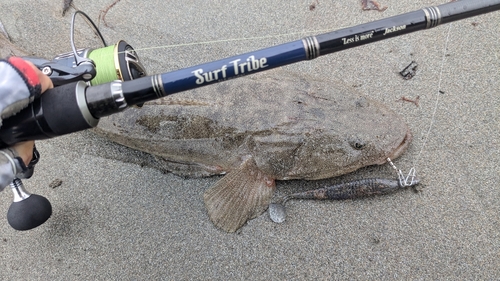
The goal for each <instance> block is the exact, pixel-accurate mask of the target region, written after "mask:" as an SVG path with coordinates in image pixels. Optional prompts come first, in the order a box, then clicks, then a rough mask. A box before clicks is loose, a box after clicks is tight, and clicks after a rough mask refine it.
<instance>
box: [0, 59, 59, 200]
mask: <svg viewBox="0 0 500 281" xmlns="http://www.w3.org/2000/svg"><path fill="white" fill-rule="evenodd" d="M53 87H54V86H53V84H52V81H51V80H50V78H49V77H48V76H46V75H44V74H43V73H42V72H41V71H40V70H39V69H38V68H37V67H36V66H35V65H33V64H32V63H31V62H28V61H25V60H23V59H21V58H19V57H10V58H8V59H5V60H0V126H1V124H2V121H3V120H4V119H6V118H9V117H10V116H13V115H15V114H16V113H18V112H19V111H20V110H22V109H23V108H25V107H27V106H28V104H29V103H31V102H33V100H34V99H36V98H38V97H39V96H40V95H41V94H42V93H43V92H44V91H46V90H47V89H51V88H53ZM33 146H34V142H33V141H27V142H22V143H18V144H16V145H14V146H12V147H10V148H8V149H2V150H0V191H1V190H2V189H3V188H4V187H5V186H7V185H8V184H9V183H10V182H11V181H12V180H13V179H14V177H15V175H16V174H17V173H19V172H22V171H23V170H24V169H25V168H26V166H27V165H28V164H29V162H30V161H31V158H32V156H33Z"/></svg>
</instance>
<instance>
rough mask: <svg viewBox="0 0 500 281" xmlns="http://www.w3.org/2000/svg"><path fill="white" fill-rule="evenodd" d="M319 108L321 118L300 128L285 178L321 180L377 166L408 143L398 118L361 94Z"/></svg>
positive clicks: (381, 105) (389, 110)
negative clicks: (299, 140) (301, 131)
mask: <svg viewBox="0 0 500 281" xmlns="http://www.w3.org/2000/svg"><path fill="white" fill-rule="evenodd" d="M323 103H326V101H324V102H323ZM339 104H341V106H339ZM319 109H321V110H322V115H323V116H324V117H323V118H322V120H321V123H320V122H318V121H317V122H316V124H311V126H310V127H309V128H304V129H305V130H306V132H305V133H304V134H303V137H302V139H301V144H300V146H299V147H298V148H297V149H296V152H295V155H294V158H295V159H296V161H294V167H293V168H292V169H290V170H289V173H288V175H287V177H288V178H304V179H322V178H329V177H334V176H339V175H343V174H346V173H349V172H352V171H355V170H357V169H359V168H362V167H365V166H370V165H381V164H384V163H386V162H387V158H391V159H395V158H397V157H399V156H400V155H401V154H402V153H403V152H404V151H405V150H406V149H407V148H408V146H409V144H410V142H411V139H412V135H411V132H410V130H409V128H408V126H407V125H406V123H405V122H404V120H403V119H402V118H401V116H399V115H398V114H396V113H395V112H393V111H392V110H391V109H389V108H388V107H387V106H385V105H383V104H381V103H379V102H377V101H375V100H372V99H369V98H367V97H364V96H362V95H359V94H358V95H349V96H345V97H343V98H342V100H339V99H337V100H336V101H335V102H334V103H332V104H331V106H330V107H329V106H325V105H324V104H323V105H321V106H318V107H317V108H316V110H319ZM333 110H335V111H336V112H333ZM318 120H319V119H318ZM299 159H300V160H299Z"/></svg>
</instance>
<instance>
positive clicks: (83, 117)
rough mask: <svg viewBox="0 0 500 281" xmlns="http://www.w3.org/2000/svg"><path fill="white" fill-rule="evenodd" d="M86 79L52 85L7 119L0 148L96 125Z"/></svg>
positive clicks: (1, 133)
mask: <svg viewBox="0 0 500 281" xmlns="http://www.w3.org/2000/svg"><path fill="white" fill-rule="evenodd" d="M86 87H87V86H86V84H85V83H84V82H75V83H70V84H66V85H62V86H58V87H55V88H53V89H50V90H48V91H46V92H45V93H43V94H42V96H41V97H40V98H39V99H37V100H35V101H34V102H33V103H31V104H30V105H29V106H28V107H27V108H25V109H23V110H21V111H20V112H19V113H18V114H16V115H14V116H12V117H9V118H7V119H5V120H4V122H3V124H2V127H1V128H0V148H5V147H8V146H11V145H13V144H15V143H18V142H21V141H27V140H42V139H48V138H52V137H56V136H61V135H65V134H69V133H73V132H77V131H81V130H85V129H88V128H92V127H95V126H96V125H97V122H98V119H96V118H94V117H93V116H92V114H90V112H89V111H88V107H87V104H86V102H85V89H86Z"/></svg>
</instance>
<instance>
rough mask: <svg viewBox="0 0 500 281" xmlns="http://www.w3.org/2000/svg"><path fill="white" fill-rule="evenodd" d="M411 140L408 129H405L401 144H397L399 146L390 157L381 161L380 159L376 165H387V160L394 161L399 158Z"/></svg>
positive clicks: (411, 136)
mask: <svg viewBox="0 0 500 281" xmlns="http://www.w3.org/2000/svg"><path fill="white" fill-rule="evenodd" d="M412 139H413V135H412V134H411V131H410V129H407V130H406V135H405V137H404V138H403V140H402V141H401V143H400V144H399V146H398V147H397V148H396V149H395V150H394V151H393V152H392V153H391V154H390V155H388V156H385V157H384V158H383V159H381V160H380V161H379V162H378V163H376V164H378V165H382V164H385V163H387V158H390V159H396V158H398V157H399V156H401V154H403V152H405V151H406V149H407V148H408V146H409V145H410V143H411V140H412Z"/></svg>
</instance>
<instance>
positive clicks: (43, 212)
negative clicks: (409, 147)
mask: <svg viewBox="0 0 500 281" xmlns="http://www.w3.org/2000/svg"><path fill="white" fill-rule="evenodd" d="M51 215H52V205H50V202H49V200H47V198H45V197H43V196H40V195H37V194H31V195H30V197H28V198H26V199H24V200H23V201H20V202H14V203H12V204H11V205H10V208H9V211H8V212H7V221H8V222H9V224H10V226H12V228H14V229H16V230H30V229H33V228H35V227H37V226H39V225H41V224H43V223H44V222H46V221H47V220H48V219H49V218H50V216H51Z"/></svg>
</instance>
